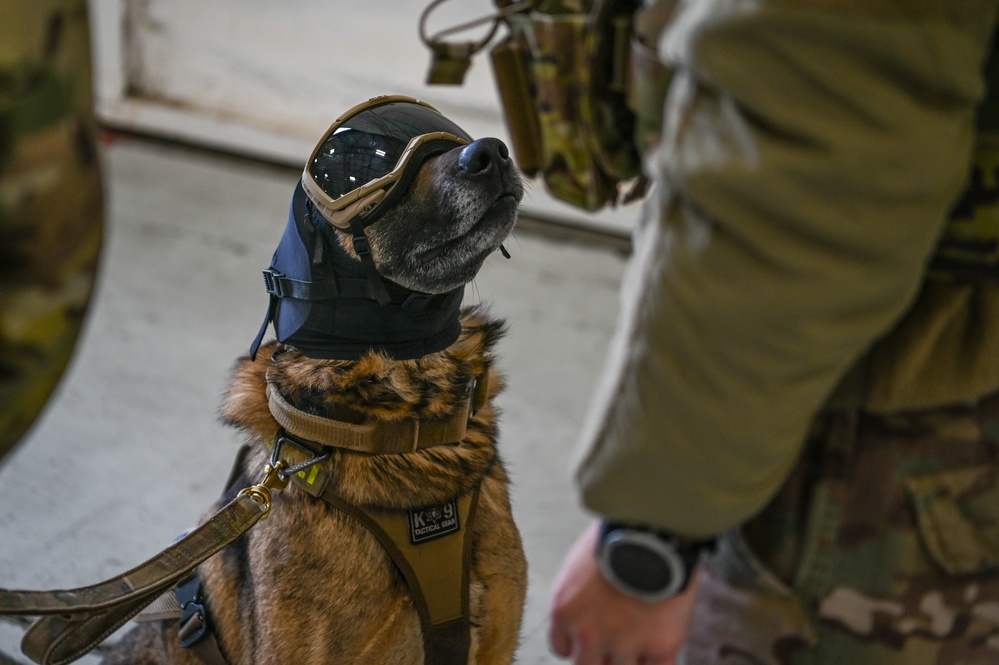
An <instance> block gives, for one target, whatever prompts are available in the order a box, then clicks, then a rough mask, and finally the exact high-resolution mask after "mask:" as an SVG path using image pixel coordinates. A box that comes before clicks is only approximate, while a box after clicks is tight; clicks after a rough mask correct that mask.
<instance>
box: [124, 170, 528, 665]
mask: <svg viewBox="0 0 999 665" xmlns="http://www.w3.org/2000/svg"><path fill="white" fill-rule="evenodd" d="M452 161H453V160H452ZM436 163H437V164H438V166H434V167H424V168H423V172H427V171H430V170H431V169H437V171H434V172H433V173H436V176H440V173H439V169H440V168H443V164H445V163H446V160H444V159H443V158H442V159H438V160H436ZM434 179H437V178H436V177H435V178H430V177H427V176H424V173H421V178H419V179H417V183H418V184H417V185H416V188H417V192H416V195H418V196H423V195H425V194H426V192H420V191H419V189H420V187H423V186H424V185H420V184H419V183H420V182H429V181H431V180H434ZM427 186H430V185H427ZM516 198H517V199H519V198H520V192H519V191H517V192H516ZM406 201H407V199H403V202H404V203H405V202H406ZM411 201H412V197H410V203H409V204H408V206H409V210H408V212H407V214H406V215H405V216H401V217H408V218H409V223H412V221H411V220H412V209H413V207H414V204H413V203H412V202H411ZM477 214H482V213H481V211H480V212H479V213H477ZM514 214H515V213H514ZM387 217H389V218H390V220H389V222H390V223H391V216H390V215H387ZM404 221H405V220H404ZM504 223H505V222H504ZM382 224H383V222H381V221H380V222H379V225H382ZM510 224H511V225H512V221H510ZM479 226H483V225H479ZM383 228H384V227H383ZM508 230H509V229H507V231H508ZM492 233H494V234H495V230H493V231H492ZM373 235H375V234H373ZM502 235H504V236H505V233H503V234H502ZM448 242H452V243H453V239H450V240H448ZM386 251H387V250H386ZM466 253H468V252H466ZM444 258H445V259H446V258H447V257H446V256H445V257H444ZM480 263H481V260H480ZM466 268H467V266H466ZM476 268H477V266H476ZM442 288H443V287H442ZM462 324H463V330H462V333H461V336H460V337H459V339H458V341H457V342H455V343H454V344H453V345H451V346H450V347H449V348H447V349H445V350H444V351H441V352H439V353H434V354H430V355H427V356H424V357H422V358H418V359H415V360H392V359H390V358H389V357H387V356H386V355H384V354H382V353H376V352H370V353H368V354H367V355H365V356H364V357H362V358H361V359H359V360H356V361H344V360H317V359H312V358H308V357H305V356H304V355H302V354H301V353H299V352H298V351H296V350H295V349H293V348H291V347H286V346H284V345H281V344H278V343H272V344H270V345H267V346H265V347H263V348H261V349H260V351H259V353H258V355H257V358H256V361H251V360H250V359H249V358H248V357H244V358H242V359H241V360H240V361H239V362H238V363H237V365H236V367H235V370H234V372H233V379H232V383H231V386H230V388H229V390H228V393H227V395H226V398H225V401H224V404H223V407H222V418H223V420H224V422H226V423H227V424H229V425H232V426H234V427H237V428H239V429H240V430H242V431H243V432H245V433H246V435H247V436H248V439H249V441H250V443H251V445H252V446H253V449H252V453H251V454H250V455H249V456H248V458H247V459H246V460H245V462H244V464H243V466H242V468H241V469H240V474H239V478H238V480H237V481H236V482H235V484H234V485H233V487H232V488H231V489H230V490H229V492H228V496H227V497H224V498H223V500H228V499H231V498H232V496H233V495H234V493H235V492H236V491H238V490H239V489H241V488H243V487H247V486H249V485H252V484H254V483H256V482H259V481H260V479H262V478H263V476H264V471H263V468H264V465H265V464H266V462H267V460H268V457H269V453H268V451H267V448H266V444H267V443H268V442H272V441H273V440H274V438H275V436H276V434H277V431H278V424H277V422H276V421H275V420H274V419H273V417H272V416H271V414H270V411H269V410H268V405H267V398H266V393H265V388H266V383H267V381H270V382H271V383H273V384H275V385H276V386H277V388H278V389H279V390H280V391H281V393H282V395H283V396H284V397H285V398H286V399H287V400H288V401H290V402H291V403H293V404H295V405H296V406H297V407H298V408H300V409H305V410H309V411H311V412H314V413H317V414H319V415H323V416H326V417H332V415H333V414H334V413H335V414H336V417H337V418H338V419H346V420H354V421H359V420H361V419H378V420H385V421H392V420H398V419H403V418H420V419H427V420H432V419H438V418H443V417H447V416H449V415H451V414H453V413H455V411H456V409H458V408H459V407H460V406H461V404H462V402H463V401H464V400H466V399H467V392H466V391H467V387H468V385H469V381H470V379H471V378H472V377H476V376H483V375H488V377H489V381H488V386H489V392H488V401H487V403H486V405H485V407H483V408H481V409H480V410H478V411H477V412H476V413H475V414H474V416H473V417H472V418H471V420H470V422H469V425H468V430H467V433H466V435H465V437H464V439H463V440H462V441H461V442H459V443H458V444H456V445H441V446H435V447H431V448H427V449H423V450H420V451H418V452H415V453H408V454H398V455H368V454H362V453H354V452H350V451H344V450H335V451H334V453H333V456H332V457H331V459H330V460H329V461H328V462H326V463H325V464H327V465H328V466H327V467H326V468H327V469H328V470H329V472H330V474H331V476H332V477H333V478H334V479H335V480H334V482H336V483H337V490H338V492H339V494H340V495H341V496H342V497H344V498H345V499H347V500H348V501H351V502H353V503H355V504H357V505H360V506H372V507H381V508H397V509H408V508H416V507H422V506H427V505H435V504H440V503H443V502H444V501H446V500H448V499H452V498H455V497H458V496H461V495H465V494H467V493H468V492H469V491H471V490H472V489H473V488H474V486H475V485H476V484H477V483H480V482H481V490H480V495H479V503H478V509H477V514H476V518H475V519H474V521H473V522H472V525H471V529H472V531H471V537H472V556H471V570H470V580H471V589H470V611H471V624H472V636H471V638H472V640H471V652H470V656H469V663H482V664H488V665H499V664H501V663H509V662H510V661H511V660H512V657H513V653H514V650H515V648H516V645H517V640H518V634H519V628H520V622H521V615H522V611H523V604H524V598H525V592H526V580H527V576H526V562H525V559H524V554H523V549H522V545H521V541H520V536H519V533H518V531H517V528H516V526H515V525H514V522H513V518H512V516H511V511H510V501H509V497H508V491H507V487H508V481H507V476H506V472H505V470H504V468H503V465H502V463H501V461H500V459H499V457H498V455H497V451H496V409H495V407H494V406H493V401H492V400H493V398H494V397H495V396H496V394H497V393H498V392H499V391H500V389H501V386H502V380H501V377H500V375H499V374H498V372H497V370H496V369H495V368H494V367H493V360H494V355H493V354H494V349H495V346H496V343H497V341H498V340H499V339H500V337H501V336H502V333H503V324H502V323H501V322H498V321H496V320H494V319H491V318H490V317H489V316H487V315H486V314H485V313H484V312H483V311H481V310H479V309H466V310H464V311H463V315H462ZM198 575H199V577H200V579H201V580H202V583H203V585H204V589H205V595H206V598H207V603H208V606H209V610H210V612H211V616H212V618H213V620H214V624H215V626H216V634H217V635H218V638H219V642H220V645H221V647H222V650H223V653H224V654H225V656H226V657H227V659H228V660H229V662H230V663H231V665H244V664H249V663H309V664H311V663H336V664H337V665H344V664H347V663H358V664H361V663H364V664H376V663H377V664H378V665H395V664H398V665H403V664H406V665H418V664H420V663H423V662H424V657H423V642H422V632H421V626H420V621H419V618H418V616H417V612H416V610H415V609H414V605H413V601H412V598H411V596H410V592H409V590H408V587H407V586H406V584H405V581H404V579H403V578H402V576H401V575H400V574H399V573H398V571H397V569H396V568H395V566H394V565H393V563H392V561H391V560H390V559H389V557H388V555H387V554H386V553H385V551H384V550H383V549H382V547H381V546H380V545H379V544H378V542H377V541H376V540H375V538H374V537H373V536H372V535H371V534H370V533H369V532H368V531H367V530H365V528H364V527H362V526H360V525H359V524H358V523H357V522H356V521H354V520H353V519H352V518H350V517H348V516H346V515H344V514H343V513H341V512H339V511H338V510H336V509H335V508H333V507H332V506H330V505H329V504H327V503H326V502H324V501H322V500H321V499H317V498H314V497H312V496H310V495H309V494H307V493H305V492H304V491H302V490H301V489H299V488H298V487H296V486H295V485H294V484H291V485H289V486H288V488H287V489H285V490H283V491H280V492H277V493H275V498H274V504H273V507H272V510H271V514H270V515H269V516H268V517H267V519H265V520H262V521H261V522H259V523H258V524H257V525H256V526H255V527H254V528H253V529H251V530H250V531H249V532H248V533H247V534H246V535H244V536H243V537H241V538H240V539H239V540H238V541H237V542H236V543H235V544H234V545H232V546H231V547H229V548H228V549H226V550H224V551H223V552H222V553H221V554H219V555H217V556H215V557H214V558H212V559H209V560H208V561H207V562H205V563H204V564H202V566H201V567H200V568H199V570H198ZM105 662H106V663H107V665H119V664H124V663H130V664H134V663H163V664H165V663H173V664H189V665H195V664H196V663H198V662H199V661H198V659H197V658H196V656H194V655H193V654H192V653H191V652H190V651H188V650H185V649H182V648H180V646H179V644H178V641H177V632H176V627H175V625H173V624H165V623H158V624H156V623H153V624H143V625H140V626H139V627H138V628H136V629H134V630H133V631H132V632H131V633H130V634H128V635H127V636H126V637H125V638H124V639H123V640H122V642H121V643H120V644H119V646H118V647H117V648H116V649H115V650H114V651H113V652H112V654H111V655H110V656H109V657H108V658H107V659H106V661H105Z"/></svg>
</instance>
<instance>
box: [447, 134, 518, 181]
mask: <svg viewBox="0 0 999 665" xmlns="http://www.w3.org/2000/svg"><path fill="white" fill-rule="evenodd" d="M509 161H510V151H509V150H507V147H506V144H505V143H503V142H502V141H500V140H499V139H494V138H488V139H479V140H478V141H473V142H471V143H469V144H468V145H466V146H465V147H464V148H462V149H461V154H460V155H459V157H458V168H460V169H461V170H462V171H464V172H465V173H466V174H467V175H470V176H485V175H490V174H492V173H495V171H494V169H497V168H502V166H504V165H506V164H507V163H509Z"/></svg>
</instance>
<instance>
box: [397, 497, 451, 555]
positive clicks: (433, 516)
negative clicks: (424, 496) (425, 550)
mask: <svg viewBox="0 0 999 665" xmlns="http://www.w3.org/2000/svg"><path fill="white" fill-rule="evenodd" d="M460 530H461V520H460V518H459V515H458V502H457V501H455V500H454V499H451V500H450V501H448V502H446V503H442V504H440V505H437V506H427V507H425V508H413V509H411V510H410V511H409V541H410V542H411V543H412V544H413V545H419V544H420V543H425V542H427V541H428V540H435V539H437V538H441V537H443V536H446V535H448V534H452V533H456V532H457V531H460Z"/></svg>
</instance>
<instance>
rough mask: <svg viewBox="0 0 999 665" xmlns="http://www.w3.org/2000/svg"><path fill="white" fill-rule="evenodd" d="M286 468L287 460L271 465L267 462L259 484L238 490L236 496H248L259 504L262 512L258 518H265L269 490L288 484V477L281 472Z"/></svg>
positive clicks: (269, 505)
mask: <svg viewBox="0 0 999 665" xmlns="http://www.w3.org/2000/svg"><path fill="white" fill-rule="evenodd" d="M286 468H288V462H286V461H285V460H281V461H279V462H278V463H277V464H275V465H273V466H271V465H270V464H268V465H267V466H265V467H264V473H265V474H266V475H265V476H264V479H263V480H262V481H260V483H259V484H257V485H254V486H252V487H247V488H245V489H243V490H240V492H239V494H238V496H249V497H250V498H251V499H253V500H254V501H256V502H257V503H258V504H259V505H260V509H261V510H262V511H263V512H264V515H263V517H261V518H260V519H266V518H267V516H268V515H270V513H271V504H272V499H271V490H283V489H284V488H285V487H287V486H288V478H286V477H282V473H281V472H282V471H284V469H286Z"/></svg>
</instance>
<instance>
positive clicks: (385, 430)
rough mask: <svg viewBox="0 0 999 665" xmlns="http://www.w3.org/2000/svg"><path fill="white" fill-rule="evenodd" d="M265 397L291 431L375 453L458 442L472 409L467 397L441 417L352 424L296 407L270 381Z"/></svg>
mask: <svg viewBox="0 0 999 665" xmlns="http://www.w3.org/2000/svg"><path fill="white" fill-rule="evenodd" d="M267 400H268V404H269V406H270V410H271V415H272V416H274V420H276V421H277V422H278V424H280V425H281V427H283V428H284V429H285V430H287V431H288V432H290V433H291V434H294V435H295V436H297V437H300V438H303V439H307V440H309V441H314V442H316V443H320V444H322V445H324V446H332V447H334V448H347V449H349V450H355V451H358V452H362V453H372V454H377V455H384V454H391V453H411V452H415V451H417V450H419V449H421V448H429V447H431V446H439V445H441V444H445V443H457V442H458V441H461V440H462V439H464V438H465V429H466V427H467V426H468V419H469V417H470V415H471V408H472V407H471V401H472V399H471V398H469V399H467V400H465V402H464V403H463V404H462V405H461V406H460V407H458V410H457V411H455V413H454V414H453V415H451V416H450V417H449V418H446V419H444V420H430V421H428V420H424V421H421V420H416V419H407V420H402V421H398V422H388V421H380V420H379V421H371V422H365V423H360V424H354V423H347V422H343V421H340V420H333V419H331V418H323V417H321V416H317V415H314V414H311V413H306V412H305V411H302V410H301V409H297V408H295V407H294V406H292V405H291V404H289V403H288V401H287V400H285V399H284V397H282V396H281V391H280V390H278V389H277V387H276V386H274V385H273V384H271V383H268V384H267Z"/></svg>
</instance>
